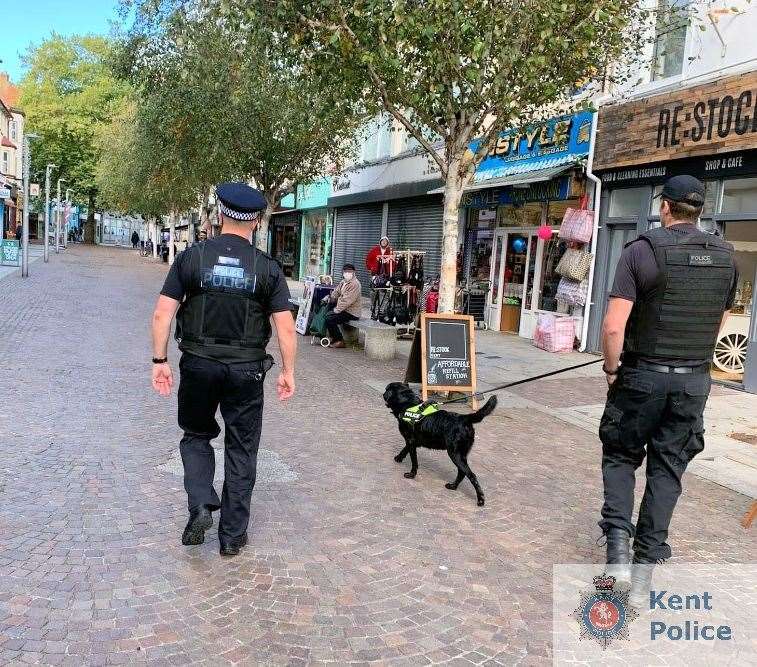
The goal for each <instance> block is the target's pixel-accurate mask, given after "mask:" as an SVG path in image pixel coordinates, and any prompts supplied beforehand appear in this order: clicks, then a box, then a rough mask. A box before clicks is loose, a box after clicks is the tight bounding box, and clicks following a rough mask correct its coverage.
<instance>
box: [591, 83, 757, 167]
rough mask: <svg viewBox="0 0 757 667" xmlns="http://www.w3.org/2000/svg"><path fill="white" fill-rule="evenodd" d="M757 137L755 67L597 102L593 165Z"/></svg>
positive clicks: (747, 143)
mask: <svg viewBox="0 0 757 667" xmlns="http://www.w3.org/2000/svg"><path fill="white" fill-rule="evenodd" d="M755 142H757V71H755V72H749V73H746V74H740V75H738V76H733V77H727V78H723V79H719V80H717V81H712V82H709V83H704V84H701V85H698V86H692V87H691V88H687V89H685V90H677V91H675V92H669V93H663V94H660V95H654V96H652V97H648V98H645V99H643V100H636V101H632V102H626V103H625V104H616V105H613V106H608V107H603V108H602V109H600V111H599V119H598V124H597V143H596V150H595V154H594V169H595V170H603V169H611V168H618V167H624V166H631V165H641V164H647V163H652V162H658V161H664V160H671V159H677V158H692V157H695V156H703V155H715V154H721V153H730V152H737V151H744V150H747V149H750V148H753V147H754V146H755Z"/></svg>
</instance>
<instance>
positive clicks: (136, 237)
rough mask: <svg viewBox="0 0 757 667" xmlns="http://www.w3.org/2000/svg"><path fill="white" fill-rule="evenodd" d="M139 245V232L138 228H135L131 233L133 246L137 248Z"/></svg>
mask: <svg viewBox="0 0 757 667" xmlns="http://www.w3.org/2000/svg"><path fill="white" fill-rule="evenodd" d="M138 245H139V234H137V230H136V229H135V230H134V231H133V232H132V233H131V247H132V248H134V249H135V250H136V249H137V246H138Z"/></svg>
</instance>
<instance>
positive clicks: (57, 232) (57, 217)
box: [55, 178, 66, 255]
mask: <svg viewBox="0 0 757 667" xmlns="http://www.w3.org/2000/svg"><path fill="white" fill-rule="evenodd" d="M65 182H66V179H65V178H59V179H58V199H57V200H56V205H55V254H56V255H57V254H58V253H60V184H61V183H65Z"/></svg>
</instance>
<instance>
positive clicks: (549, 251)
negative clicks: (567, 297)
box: [538, 234, 568, 312]
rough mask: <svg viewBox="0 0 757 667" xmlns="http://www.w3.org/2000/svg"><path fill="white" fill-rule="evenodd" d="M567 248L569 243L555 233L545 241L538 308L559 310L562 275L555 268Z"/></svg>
mask: <svg viewBox="0 0 757 667" xmlns="http://www.w3.org/2000/svg"><path fill="white" fill-rule="evenodd" d="M567 249H568V243H567V242H566V241H563V240H562V239H559V238H557V234H553V235H552V238H551V239H550V240H549V241H546V242H545V243H544V252H543V253H542V260H541V290H540V291H539V303H538V310H549V311H552V312H556V311H557V285H558V284H559V282H560V275H559V274H558V273H557V272H556V271H555V269H556V268H557V264H558V263H559V262H560V260H561V259H562V256H563V255H564V254H565V251H566V250H567Z"/></svg>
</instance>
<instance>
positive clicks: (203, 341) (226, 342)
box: [180, 336, 265, 352]
mask: <svg viewBox="0 0 757 667" xmlns="http://www.w3.org/2000/svg"><path fill="white" fill-rule="evenodd" d="M181 341H183V342H185V343H197V344H198V345H223V346H224V347H238V348H241V349H245V350H257V349H260V346H259V345H258V344H257V343H256V344H247V343H245V342H244V341H241V340H236V339H233V338H214V337H213V336H184V337H182V338H181ZM181 341H180V342H181ZM263 352H265V350H263Z"/></svg>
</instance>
